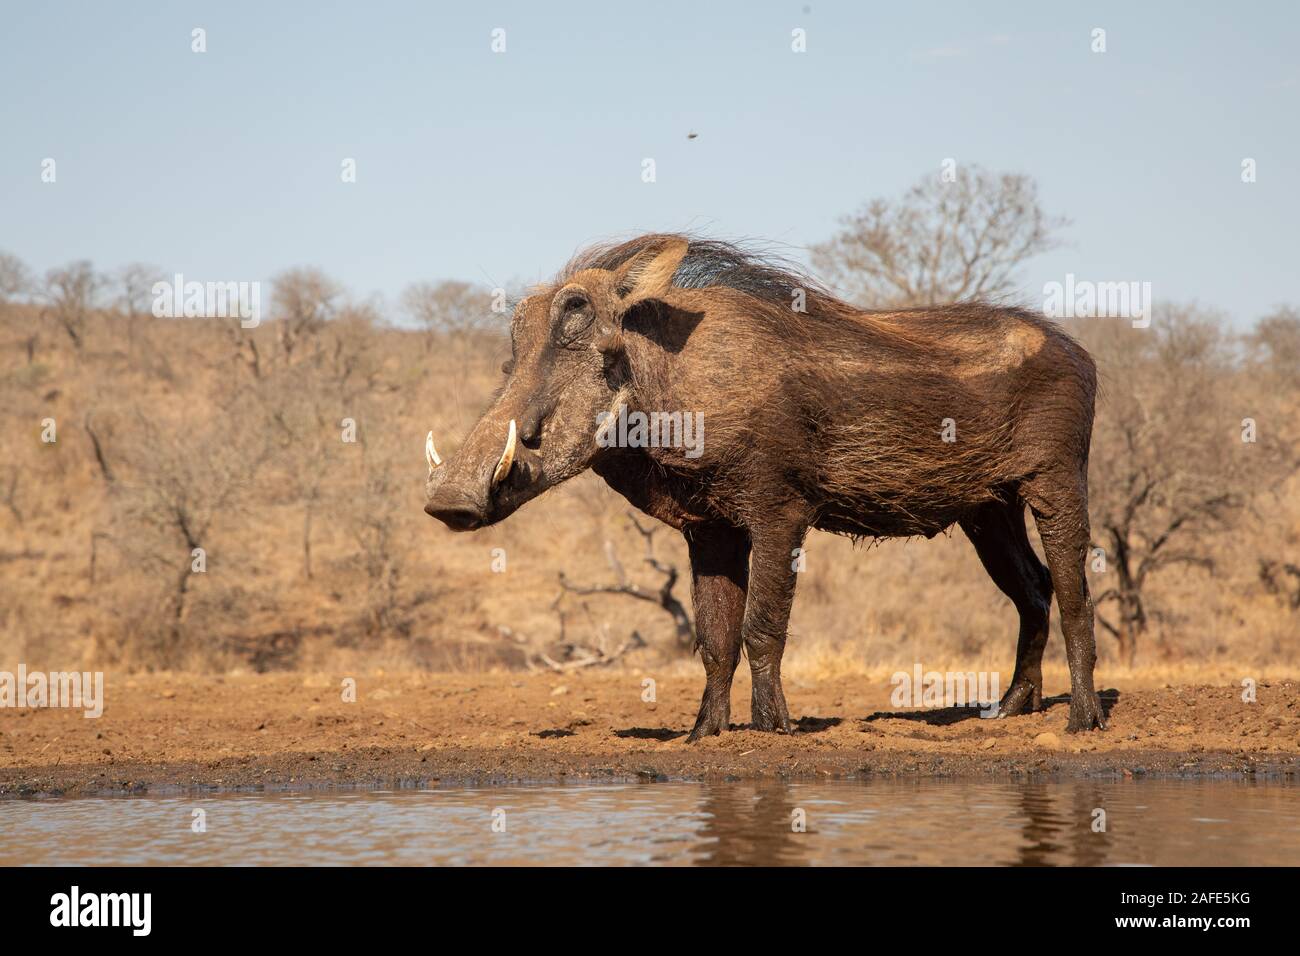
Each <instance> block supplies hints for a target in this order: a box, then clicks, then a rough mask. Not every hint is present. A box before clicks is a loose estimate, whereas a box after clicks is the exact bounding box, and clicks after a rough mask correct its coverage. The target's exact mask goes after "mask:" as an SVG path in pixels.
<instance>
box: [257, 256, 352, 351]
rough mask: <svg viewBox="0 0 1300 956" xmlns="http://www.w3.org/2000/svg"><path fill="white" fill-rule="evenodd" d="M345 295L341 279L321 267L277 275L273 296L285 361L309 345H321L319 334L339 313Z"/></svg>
mask: <svg viewBox="0 0 1300 956" xmlns="http://www.w3.org/2000/svg"><path fill="white" fill-rule="evenodd" d="M342 295H343V290H342V288H341V287H340V286H339V285H338V283H336V282H335V281H334V280H333V279H331V278H329V277H328V276H327V275H325V273H323V272H321V271H320V270H319V269H315V268H298V269H289V270H287V271H285V272H282V273H280V274H279V275H278V276H276V277H275V279H274V280H273V286H272V292H271V298H272V302H273V307H274V316H275V320H276V328H277V329H278V331H279V339H280V352H281V355H282V357H283V358H284V362H285V364H291V363H292V362H293V361H294V359H295V358H296V357H297V356H298V355H299V354H301V353H302V351H303V350H304V349H306V348H307V347H308V346H309V345H319V342H318V340H317V335H318V334H319V332H320V331H321V329H322V328H323V327H324V325H325V323H326V322H328V321H330V320H331V319H333V318H334V317H335V315H336V314H337V309H338V303H339V300H340V299H341V298H342Z"/></svg>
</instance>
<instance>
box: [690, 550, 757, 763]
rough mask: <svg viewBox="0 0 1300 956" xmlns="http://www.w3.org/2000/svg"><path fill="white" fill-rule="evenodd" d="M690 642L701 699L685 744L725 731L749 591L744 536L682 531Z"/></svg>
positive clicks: (747, 552) (738, 660)
mask: <svg viewBox="0 0 1300 956" xmlns="http://www.w3.org/2000/svg"><path fill="white" fill-rule="evenodd" d="M684 533H685V535H686V543H687V546H688V547H689V549H690V555H691V601H692V603H693V604H694V605H695V642H696V647H697V648H699V651H700V659H701V660H702V661H703V662H704V675H705V683H704V699H703V700H701V701H700V713H699V716H698V717H696V718H695V727H694V728H693V729H692V730H691V735H690V737H688V738H687V740H688V741H695V740H699V739H700V738H701V737H707V736H709V735H711V734H718V733H721V732H722V731H724V730H726V729H727V724H728V722H729V721H730V719H731V678H732V676H733V675H734V674H735V673H736V665H737V664H738V663H739V662H740V641H741V636H740V629H741V623H742V621H743V620H744V618H745V592H746V589H747V588H748V585H749V535H748V534H746V533H745V532H744V531H743V530H741V529H739V528H733V527H731V526H730V525H707V526H704V527H699V526H696V527H692V528H688V529H687V530H686V531H685V532H684Z"/></svg>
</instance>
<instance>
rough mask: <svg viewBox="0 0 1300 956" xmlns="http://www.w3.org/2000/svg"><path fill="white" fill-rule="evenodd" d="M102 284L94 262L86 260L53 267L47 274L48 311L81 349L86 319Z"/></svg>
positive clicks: (76, 346)
mask: <svg viewBox="0 0 1300 956" xmlns="http://www.w3.org/2000/svg"><path fill="white" fill-rule="evenodd" d="M99 288H100V279H99V276H97V275H96V274H95V270H94V268H93V267H92V266H91V264H90V263H89V262H86V261H84V260H82V261H80V262H73V263H70V264H68V265H66V266H64V267H63V268H61V269H51V270H50V271H49V272H47V273H46V274H45V299H46V303H47V305H46V312H47V314H50V315H52V316H53V317H54V319H55V321H57V322H58V323H59V325H60V326H61V327H62V328H63V331H65V332H66V333H67V334H68V338H69V339H71V340H72V345H73V347H74V348H75V349H76V350H77V351H78V352H80V351H81V349H82V348H83V347H84V345H85V336H86V323H87V322H88V321H89V319H90V312H91V310H92V309H93V308H94V306H95V299H96V296H97V294H98V292H99Z"/></svg>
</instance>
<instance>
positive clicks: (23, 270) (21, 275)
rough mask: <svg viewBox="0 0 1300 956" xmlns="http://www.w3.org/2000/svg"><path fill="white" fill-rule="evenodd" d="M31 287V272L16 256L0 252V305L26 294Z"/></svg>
mask: <svg viewBox="0 0 1300 956" xmlns="http://www.w3.org/2000/svg"><path fill="white" fill-rule="evenodd" d="M31 289H32V274H31V272H30V271H29V270H28V268H27V266H26V264H25V263H24V262H23V261H22V260H21V259H19V258H18V257H17V256H15V255H13V254H12V253H8V252H0V305H4V304H5V303H6V302H8V301H9V300H11V299H16V298H18V297H19V296H23V295H26V294H27V293H29V292H30V291H31Z"/></svg>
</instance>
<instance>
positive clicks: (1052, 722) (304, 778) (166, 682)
mask: <svg viewBox="0 0 1300 956" xmlns="http://www.w3.org/2000/svg"><path fill="white" fill-rule="evenodd" d="M699 683H700V682H699V680H698V679H696V678H694V677H688V676H685V675H683V676H681V677H673V678H664V679H660V680H659V682H658V685H657V687H656V696H657V698H658V702H657V703H653V702H644V701H643V700H642V693H643V690H642V687H641V677H640V675H638V674H636V673H634V672H627V673H602V674H595V673H586V674H582V673H579V674H573V675H563V676H560V675H552V674H547V675H531V676H524V675H515V674H504V675H468V676H467V675H439V674H421V675H397V676H394V675H389V676H370V677H361V678H358V679H357V694H356V697H357V699H356V702H355V703H348V702H345V701H344V700H343V699H342V694H341V690H340V687H341V680H340V679H335V678H329V677H323V676H307V677H304V676H303V675H300V674H299V675H270V676H266V675H263V676H240V677H225V678H210V677H194V676H190V675H172V676H148V677H116V678H115V677H114V676H113V675H111V674H110V675H108V677H107V688H106V698H107V706H106V708H105V711H104V714H103V716H102V717H101V718H99V719H85V718H83V717H82V716H81V712H80V711H66V710H52V709H26V710H12V709H6V710H3V711H0V795H6V796H40V795H59V794H66V795H88V794H103V793H143V792H149V791H155V792H158V791H175V790H183V791H206V790H211V789H223V790H234V789H248V788H254V789H260V788H267V789H272V788H299V787H301V788H311V787H332V786H437V785H440V784H441V785H451V784H458V783H470V782H473V783H480V784H482V783H511V782H523V781H540V780H548V781H554V780H560V779H573V780H577V779H582V780H619V779H624V780H626V779H642V780H654V779H661V778H668V779H682V778H685V779H728V778H755V777H763V776H784V777H813V776H828V777H847V778H870V777H872V776H876V775H889V776H897V775H938V776H952V777H977V776H1014V775H1020V774H1056V775H1064V776H1095V775H1102V776H1127V775H1134V776H1139V775H1142V774H1156V775H1175V776H1210V775H1219V774H1231V775H1241V774H1257V775H1268V776H1285V777H1290V778H1292V779H1295V778H1296V777H1297V776H1300V684H1297V683H1296V682H1294V681H1274V682H1271V683H1263V684H1261V685H1260V686H1259V690H1258V700H1257V701H1256V702H1255V703H1245V702H1243V701H1242V700H1241V696H1240V695H1241V691H1240V688H1239V687H1235V686H1180V687H1168V686H1166V687H1160V688H1146V689H1144V688H1141V687H1137V688H1134V689H1132V690H1125V689H1123V688H1121V689H1120V690H1118V691H1114V690H1112V691H1103V695H1102V696H1103V700H1104V701H1105V703H1106V705H1107V707H1108V708H1109V709H1110V716H1109V720H1110V729H1109V730H1107V731H1105V732H1102V733H1093V734H1088V735H1083V736H1071V735H1068V734H1066V733H1065V722H1066V716H1067V713H1066V712H1067V710H1068V705H1067V703H1066V701H1065V700H1064V698H1053V700H1052V703H1051V706H1050V707H1049V709H1048V710H1047V711H1045V712H1043V713H1040V714H1035V715H1032V716H1026V717H1015V718H1011V719H1008V720H980V719H978V718H977V717H975V716H972V712H970V711H965V710H961V711H958V710H955V709H950V710H923V711H918V710H903V711H897V712H894V711H890V709H889V698H888V688H887V687H884V688H882V687H881V686H880V685H879V684H872V683H869V682H867V681H863V680H861V679H854V678H836V679H829V680H821V681H818V682H817V683H816V685H815V686H801V687H798V688H787V691H788V696H789V698H790V707H791V711H792V713H797V714H800V715H803V716H801V717H800V719H799V721H798V729H797V730H796V732H795V733H794V734H793V735H791V736H778V735H773V734H764V733H757V732H754V731H750V730H747V729H743V727H740V728H738V729H736V730H733V731H731V732H730V733H726V734H723V735H722V736H720V737H716V738H711V739H707V740H704V741H702V742H701V743H698V744H687V743H686V741H685V733H684V732H685V730H686V729H687V728H689V726H690V724H691V721H692V719H693V718H694V715H695V705H696V702H697V700H696V698H697V695H698V692H699ZM747 698H748V684H747V683H743V682H738V685H737V688H736V692H735V696H734V711H735V713H734V714H733V720H740V719H744V717H745V716H746V715H747V714H748V700H747ZM733 726H736V725H734V724H733Z"/></svg>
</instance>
